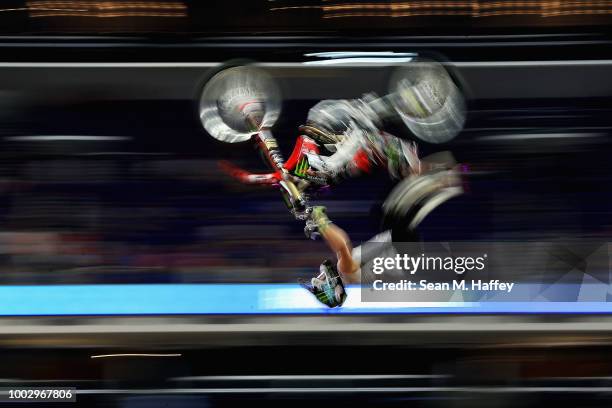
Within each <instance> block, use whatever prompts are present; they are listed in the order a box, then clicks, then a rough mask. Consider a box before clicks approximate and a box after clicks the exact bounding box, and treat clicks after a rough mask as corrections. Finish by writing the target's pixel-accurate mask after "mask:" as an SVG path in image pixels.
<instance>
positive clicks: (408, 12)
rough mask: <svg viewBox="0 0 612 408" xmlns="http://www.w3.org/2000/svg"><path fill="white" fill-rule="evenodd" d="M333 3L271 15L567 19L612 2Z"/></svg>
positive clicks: (610, 7)
mask: <svg viewBox="0 0 612 408" xmlns="http://www.w3.org/2000/svg"><path fill="white" fill-rule="evenodd" d="M333 3H334V2H332V1H325V2H323V4H321V5H310V4H305V5H291V6H280V7H279V6H276V7H272V8H271V9H270V10H271V11H283V10H292V9H300V8H303V9H311V8H319V9H321V10H322V11H323V13H324V14H323V18H341V17H414V16H439V15H448V16H453V15H455V16H470V17H495V16H504V15H538V16H541V17H558V16H564V15H585V14H586V15H588V14H593V15H597V14H609V13H611V12H612V2H611V1H608V0H602V1H568V2H563V1H511V0H507V1H452V0H451V1H443V2H418V1H413V2H406V1H397V2H386V3H383V2H379V3H371V2H370V3H368V2H358V1H357V2H356V1H352V2H336V3H335V4H333Z"/></svg>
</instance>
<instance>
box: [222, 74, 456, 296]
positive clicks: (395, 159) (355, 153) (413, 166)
mask: <svg viewBox="0 0 612 408" xmlns="http://www.w3.org/2000/svg"><path fill="white" fill-rule="evenodd" d="M417 67H418V68H417V69H416V71H415V72H413V73H412V74H411V76H409V77H410V78H411V79H410V80H404V79H402V80H401V81H398V83H397V84H396V85H395V90H396V92H394V93H392V94H390V95H387V96H385V97H382V98H379V97H377V96H376V95H374V94H368V95H365V96H364V97H362V98H361V99H356V100H324V101H321V102H319V103H318V104H316V105H315V106H314V107H313V108H312V109H310V111H309V113H308V118H307V122H306V125H304V126H301V127H300V133H301V136H299V138H298V140H297V143H296V146H295V148H294V150H293V153H292V155H291V156H290V158H289V159H288V160H287V162H285V163H283V162H282V160H281V161H279V162H278V163H277V164H278V166H277V167H278V168H279V170H277V171H276V172H275V173H269V174H260V175H256V174H251V173H248V172H245V171H243V170H241V169H239V168H236V167H233V166H231V165H229V164H225V165H224V166H225V168H226V170H227V171H229V172H230V173H231V174H232V175H233V176H235V177H237V178H238V179H240V180H241V181H243V182H246V183H256V184H280V183H283V182H286V180H287V175H288V174H289V175H291V177H292V178H294V181H295V185H296V186H297V187H298V188H299V189H300V190H306V189H308V188H309V186H310V185H319V186H321V185H331V184H337V183H338V182H340V181H341V180H342V179H345V178H350V177H355V176H358V175H360V174H363V173H369V172H371V171H372V170H373V169H374V168H377V167H378V168H381V167H382V168H385V169H386V170H387V172H388V174H389V175H390V177H391V178H393V179H395V180H399V183H398V184H397V185H396V187H395V188H394V190H393V191H392V192H391V194H390V195H389V197H388V198H387V199H386V200H385V203H384V204H383V213H384V217H385V218H384V221H385V222H384V226H385V227H386V228H387V229H388V230H389V231H388V232H387V233H386V234H384V235H385V237H386V238H385V239H387V240H390V241H392V242H399V241H411V240H414V238H415V236H416V234H415V230H416V228H417V226H418V225H419V223H420V222H421V221H422V220H423V218H424V217H425V216H426V215H427V214H428V213H429V212H431V211H432V210H433V209H434V208H436V207H437V206H438V205H440V204H441V203H443V202H445V201H446V200H448V199H449V198H451V197H453V196H456V195H458V194H461V192H462V190H461V187H460V182H459V177H458V173H457V172H456V170H455V168H454V167H456V166H455V165H456V163H454V160H452V156H450V155H447V158H445V159H444V160H439V158H440V156H438V157H437V158H433V157H432V156H430V157H429V158H428V159H420V158H419V156H418V150H417V145H416V143H415V142H414V141H408V140H404V139H401V138H399V137H396V136H393V135H391V134H389V133H387V132H385V131H383V130H382V128H383V126H384V124H385V122H386V121H387V120H388V119H389V118H391V117H398V116H399V117H400V118H401V119H402V121H403V122H404V123H405V124H406V125H407V126H408V128H409V129H410V130H411V132H412V134H413V135H414V136H416V138H419V139H422V140H425V141H429V142H433V143H439V142H442V141H446V140H450V138H452V137H454V136H455V135H456V134H457V133H458V132H459V130H460V129H461V127H462V126H463V121H464V119H465V116H464V111H463V99H462V96H461V94H460V93H459V91H458V88H457V87H456V86H455V85H454V83H453V82H452V81H451V80H450V78H449V77H448V75H447V74H446V73H445V71H444V69H443V68H441V66H440V65H431V64H425V65H421V66H419V65H417ZM249 98H250V99H245V101H246V102H245V103H239V104H236V103H234V104H233V105H236V106H238V107H239V110H240V112H241V113H242V115H243V117H246V118H251V120H252V118H253V117H257V116H261V115H258V113H261V112H263V111H264V105H263V103H262V102H261V101H259V100H258V99H257V98H253V97H252V96H249ZM273 144H274V146H273V147H274V148H276V144H275V143H273ZM267 147H268V149H267V150H268V151H270V149H269V147H270V146H267ZM272 152H275V150H272ZM323 152H326V153H328V154H323ZM272 156H273V157H272V159H274V157H276V156H275V153H274V154H273V155H272ZM449 157H450V158H449ZM277 161H278V160H277ZM305 232H306V235H307V236H309V237H311V238H314V237H316V236H318V235H320V236H322V237H323V239H324V240H325V241H326V243H327V244H328V246H329V247H330V249H331V250H332V251H333V252H334V253H335V255H336V257H337V264H336V265H334V263H333V262H331V261H329V260H327V261H325V262H323V263H322V264H321V267H320V272H319V274H318V275H317V276H315V277H314V278H312V279H311V281H310V282H309V283H308V284H306V283H305V284H304V285H305V286H306V287H307V288H308V289H309V290H310V291H311V292H312V293H313V294H315V295H316V297H317V299H318V300H319V301H320V302H322V303H324V304H326V305H327V306H329V307H336V306H340V305H342V303H343V302H344V300H345V299H346V291H345V287H344V282H347V283H353V282H359V281H360V266H361V265H363V264H365V263H367V261H368V259H367V258H368V255H367V254H363V253H362V252H361V250H360V248H355V249H353V248H352V245H351V241H350V239H349V237H348V235H347V234H346V232H344V231H343V230H342V229H341V228H340V227H338V226H336V225H334V224H333V223H332V222H331V221H330V219H329V218H328V217H327V215H326V209H325V208H324V207H321V206H317V207H313V208H312V211H310V212H309V213H307V218H306V227H305ZM375 239H377V242H379V241H378V239H380V236H377V237H375ZM369 255H370V256H371V255H373V254H369Z"/></svg>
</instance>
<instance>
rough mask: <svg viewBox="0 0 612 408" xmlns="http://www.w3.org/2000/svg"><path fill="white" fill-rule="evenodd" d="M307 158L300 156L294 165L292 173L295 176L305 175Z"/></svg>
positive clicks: (307, 166)
mask: <svg viewBox="0 0 612 408" xmlns="http://www.w3.org/2000/svg"><path fill="white" fill-rule="evenodd" d="M309 167H310V166H309V165H308V159H307V158H306V157H302V158H301V159H300V161H299V162H298V164H297V166H295V170H294V173H295V175H296V176H299V177H304V176H306V172H307V171H308V168H309Z"/></svg>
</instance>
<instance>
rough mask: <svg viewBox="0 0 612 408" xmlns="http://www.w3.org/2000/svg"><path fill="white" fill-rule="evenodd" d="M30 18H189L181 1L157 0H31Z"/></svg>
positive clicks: (29, 3) (28, 6)
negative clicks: (164, 0)
mask: <svg viewBox="0 0 612 408" xmlns="http://www.w3.org/2000/svg"><path fill="white" fill-rule="evenodd" d="M26 10H28V11H29V12H30V17H61V16H63V17H98V18H113V17H185V16H187V13H186V10H187V6H186V5H185V4H184V3H182V2H180V1H175V2H155V1H141V2H133V1H125V2H123V1H93V0H92V1H87V0H83V1H47V0H40V1H28V2H27V7H26Z"/></svg>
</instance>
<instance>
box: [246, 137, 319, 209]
mask: <svg viewBox="0 0 612 408" xmlns="http://www.w3.org/2000/svg"><path fill="white" fill-rule="evenodd" d="M254 138H255V141H256V143H257V145H258V147H259V149H260V150H261V151H262V152H263V154H264V156H265V157H266V160H267V161H268V164H269V165H270V166H271V167H272V168H273V169H274V170H279V171H280V172H281V177H282V180H281V181H280V183H279V184H280V187H281V194H282V196H283V199H284V201H285V204H286V205H287V208H288V209H289V210H290V211H291V213H292V214H293V215H294V216H295V218H297V219H299V220H305V219H307V218H308V215H309V213H310V207H309V206H308V203H307V201H306V198H305V197H304V195H303V194H302V193H301V192H300V190H299V189H298V188H297V187H296V185H295V184H294V183H293V181H292V180H291V179H290V177H291V176H290V175H289V172H288V171H287V169H286V168H285V160H284V158H283V155H282V153H281V151H280V149H279V147H278V142H277V141H276V138H275V137H274V135H272V132H270V130H269V129H262V130H260V131H259V132H257V133H256V134H255V135H254Z"/></svg>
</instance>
